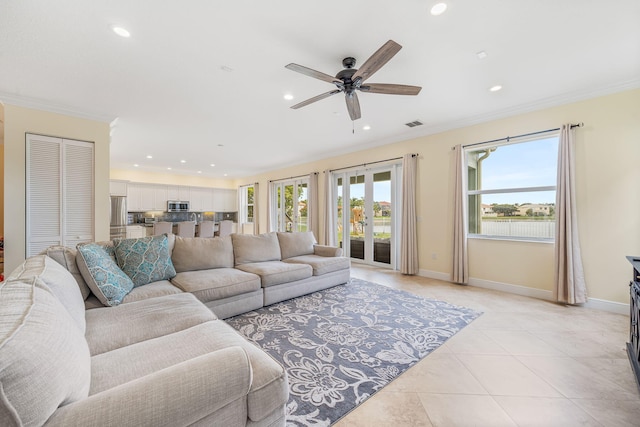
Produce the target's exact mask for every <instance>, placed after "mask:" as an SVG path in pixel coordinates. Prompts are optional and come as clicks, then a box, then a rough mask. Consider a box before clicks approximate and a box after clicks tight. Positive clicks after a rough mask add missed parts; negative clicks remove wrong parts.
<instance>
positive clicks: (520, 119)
mask: <svg viewBox="0 0 640 427" xmlns="http://www.w3.org/2000/svg"><path fill="white" fill-rule="evenodd" d="M578 122H584V124H585V126H584V127H583V128H580V129H578V130H577V131H576V137H577V140H576V155H577V164H576V178H577V194H578V196H577V202H578V220H579V223H580V232H581V237H582V255H583V262H584V267H585V275H586V280H587V286H588V292H589V296H590V297H592V298H598V299H602V300H607V301H614V302H620V303H628V300H629V298H628V283H629V279H630V278H631V266H630V265H629V264H628V262H627V261H626V260H625V258H624V256H625V255H640V213H639V211H640V191H639V190H638V185H639V183H640V166H639V164H640V90H632V91H626V92H622V93H618V94H614V95H609V96H604V97H600V98H595V99H591V100H586V101H581V102H576V103H572V104H567V105H564V106H560V107H554V108H548V109H545V110H541V111H537V112H532V113H526V114H521V115H518V116H514V117H510V118H506V119H500V120H495V121H492V122H487V123H482V124H478V125H474V126H468V127H464V128H461V129H457V130H453V131H448V132H443V133H440V134H436V135H430V136H425V137H420V138H416V139H413V140H409V141H403V142H398V143H395V144H389V145H385V146H382V147H376V148H372V149H370V150H365V151H360V152H356V153H351V154H347V155H342V156H339V157H334V158H328V159H323V160H319V161H315V162H311V163H307V164H304V165H298V166H294V167H291V168H286V169H282V170H278V171H272V172H269V173H265V174H261V175H258V176H255V177H246V178H245V179H243V180H242V181H246V182H252V181H256V182H259V183H260V184H261V186H260V189H261V192H260V196H259V199H260V200H259V201H260V208H259V215H260V224H261V230H260V231H261V232H264V231H266V210H267V196H266V188H267V183H268V180H272V179H279V178H282V177H287V176H295V175H301V174H307V173H310V172H314V171H317V172H321V171H323V170H325V169H334V168H340V167H345V166H350V165H355V164H362V163H367V162H372V161H376V160H381V159H387V158H392V157H398V156H402V155H403V154H405V153H410V152H414V153H419V154H420V156H419V162H418V169H419V171H418V174H419V179H418V181H419V184H418V196H417V210H418V213H417V215H418V217H419V222H418V235H419V238H418V240H419V248H418V249H419V262H420V269H421V271H422V273H423V274H434V275H441V276H442V275H448V274H450V271H451V262H452V261H451V258H452V257H451V253H452V245H451V235H452V229H453V226H452V221H451V218H452V177H451V163H452V161H453V154H452V151H451V147H452V146H454V145H456V144H470V143H474V142H481V141H485V140H491V139H496V138H502V137H505V136H509V135H518V134H523V133H528V132H535V131H539V130H544V129H550V128H556V127H559V126H560V125H561V124H563V123H578ZM323 178H324V177H323V175H322V174H321V176H320V189H319V190H320V200H323V197H324V179H323ZM321 224H322V219H321ZM322 235H323V232H322V229H321V233H320V236H319V238H320V239H321V236H322ZM553 253H554V250H553V244H549V243H532V242H514V241H495V240H479V239H477V240H472V241H470V242H469V260H470V275H471V277H472V278H475V279H482V280H484V281H489V282H498V283H503V284H511V285H518V286H523V287H527V288H533V289H537V290H546V291H550V290H551V289H552V286H553V270H554V267H553ZM433 254H435V258H436V259H432V255H433Z"/></svg>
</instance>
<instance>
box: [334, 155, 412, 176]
mask: <svg viewBox="0 0 640 427" xmlns="http://www.w3.org/2000/svg"><path fill="white" fill-rule="evenodd" d="M418 156H419V154H418V153H416V154H411V157H418ZM392 160H402V157H394V158H393V159H386V160H377V161H375V162H369V163H362V164H360V165H351V166H345V167H343V168H338V169H330V170H329V172H335V171H341V170H344V169H351V168H355V167H358V166H368V165H375V164H376V163H384V162H390V161H392Z"/></svg>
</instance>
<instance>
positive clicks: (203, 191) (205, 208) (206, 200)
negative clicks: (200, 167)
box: [189, 187, 214, 212]
mask: <svg viewBox="0 0 640 427" xmlns="http://www.w3.org/2000/svg"><path fill="white" fill-rule="evenodd" d="M190 197H191V199H190V200H189V201H190V202H191V204H190V206H189V209H190V210H192V211H195V212H210V211H213V210H214V209H213V208H214V205H213V189H212V188H206V187H191V194H190Z"/></svg>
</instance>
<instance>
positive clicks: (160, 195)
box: [127, 183, 167, 212]
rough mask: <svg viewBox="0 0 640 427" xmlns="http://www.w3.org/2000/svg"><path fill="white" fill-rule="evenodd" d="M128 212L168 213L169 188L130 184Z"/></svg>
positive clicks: (155, 185)
mask: <svg viewBox="0 0 640 427" xmlns="http://www.w3.org/2000/svg"><path fill="white" fill-rule="evenodd" d="M127 210H128V211H129V212H147V211H166V210H167V186H166V185H159V184H141V183H129V185H128V186H127Z"/></svg>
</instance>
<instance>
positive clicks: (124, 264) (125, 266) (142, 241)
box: [113, 234, 176, 288]
mask: <svg viewBox="0 0 640 427" xmlns="http://www.w3.org/2000/svg"><path fill="white" fill-rule="evenodd" d="M113 244H114V246H115V250H116V260H117V261H118V266H119V267H120V268H121V269H122V271H124V272H125V274H126V275H127V276H129V277H131V281H132V282H133V287H134V288H135V287H137V286H142V285H146V284H147V283H151V282H156V281H158V280H168V279H171V278H172V277H173V276H175V275H176V270H175V268H174V267H173V262H171V255H170V253H169V242H168V239H167V235H166V234H162V235H160V236H148V237H140V238H137V239H114V241H113Z"/></svg>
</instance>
